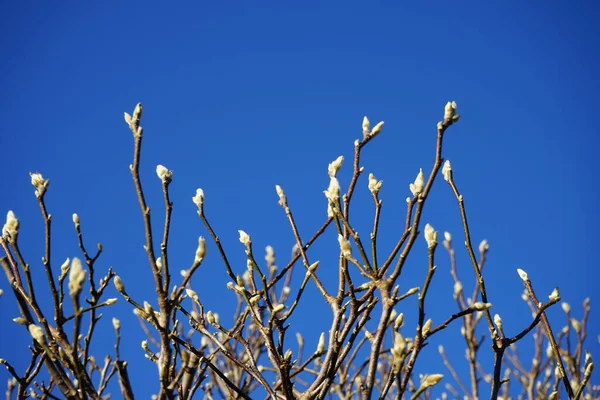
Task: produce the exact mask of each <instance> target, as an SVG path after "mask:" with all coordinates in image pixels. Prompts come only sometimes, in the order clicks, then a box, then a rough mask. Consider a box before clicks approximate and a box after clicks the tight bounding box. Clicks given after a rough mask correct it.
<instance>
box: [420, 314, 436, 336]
mask: <svg viewBox="0 0 600 400" xmlns="http://www.w3.org/2000/svg"><path fill="white" fill-rule="evenodd" d="M432 324H433V321H432V319H431V318H429V319H428V320H427V321H425V324H423V329H422V333H423V336H425V335H427V334H428V333H429V331H430V330H431V325H432Z"/></svg>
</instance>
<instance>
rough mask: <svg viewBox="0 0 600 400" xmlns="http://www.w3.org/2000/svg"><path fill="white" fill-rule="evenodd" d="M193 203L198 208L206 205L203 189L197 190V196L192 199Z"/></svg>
mask: <svg viewBox="0 0 600 400" xmlns="http://www.w3.org/2000/svg"><path fill="white" fill-rule="evenodd" d="M192 201H193V202H194V204H195V205H196V206H198V207H200V206H202V204H203V203H204V191H203V190H202V189H196V195H195V196H194V197H192Z"/></svg>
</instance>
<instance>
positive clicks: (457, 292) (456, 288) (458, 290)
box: [454, 281, 463, 299]
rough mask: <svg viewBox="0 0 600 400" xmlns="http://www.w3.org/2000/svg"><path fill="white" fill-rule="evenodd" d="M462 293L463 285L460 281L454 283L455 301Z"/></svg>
mask: <svg viewBox="0 0 600 400" xmlns="http://www.w3.org/2000/svg"><path fill="white" fill-rule="evenodd" d="M462 291H463V285H462V283H461V281H456V282H454V298H455V299H457V298H458V296H459V295H460V293H461V292H462Z"/></svg>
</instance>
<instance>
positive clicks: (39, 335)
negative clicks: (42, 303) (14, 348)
mask: <svg viewBox="0 0 600 400" xmlns="http://www.w3.org/2000/svg"><path fill="white" fill-rule="evenodd" d="M27 329H28V330H29V334H30V335H31V337H32V338H33V340H35V341H36V342H38V343H39V344H44V343H46V338H45V337H44V330H43V329H42V328H40V327H39V326H37V325H34V324H31V325H29V326H28V327H27Z"/></svg>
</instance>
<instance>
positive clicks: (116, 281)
mask: <svg viewBox="0 0 600 400" xmlns="http://www.w3.org/2000/svg"><path fill="white" fill-rule="evenodd" d="M113 283H114V285H115V288H116V289H117V291H118V292H119V293H121V294H123V293H125V285H123V281H122V280H121V278H120V277H119V275H117V276H115V277H114V279H113Z"/></svg>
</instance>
